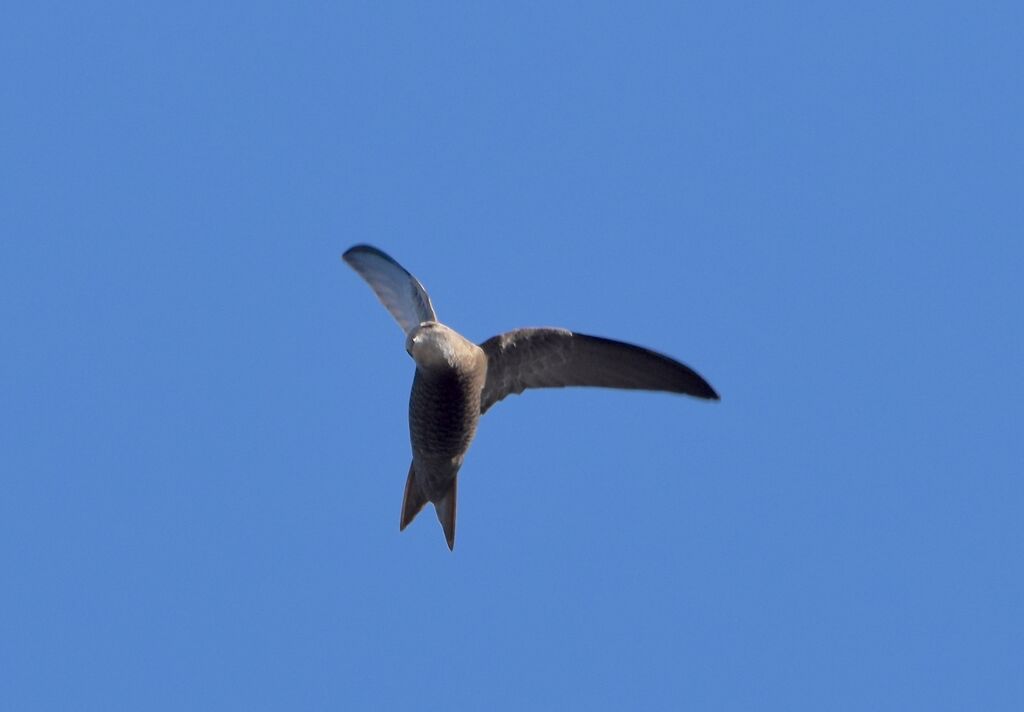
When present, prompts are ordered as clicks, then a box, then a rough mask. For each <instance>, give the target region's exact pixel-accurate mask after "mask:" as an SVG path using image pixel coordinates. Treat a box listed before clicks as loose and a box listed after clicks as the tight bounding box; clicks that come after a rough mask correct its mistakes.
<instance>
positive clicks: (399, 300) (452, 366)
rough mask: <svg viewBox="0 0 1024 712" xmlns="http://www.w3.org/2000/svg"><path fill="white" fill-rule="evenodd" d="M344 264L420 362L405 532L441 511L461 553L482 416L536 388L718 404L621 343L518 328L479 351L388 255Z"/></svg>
mask: <svg viewBox="0 0 1024 712" xmlns="http://www.w3.org/2000/svg"><path fill="white" fill-rule="evenodd" d="M343 258H344V260H345V261H346V262H347V263H348V264H349V265H350V266H351V267H352V268H353V269H355V270H356V271H357V272H358V273H359V274H360V276H362V277H363V278H364V279H365V280H366V281H367V282H368V283H369V285H370V286H371V287H372V288H373V290H374V292H375V293H376V294H377V297H378V298H379V299H380V301H381V302H382V303H383V304H384V306H385V307H387V309H388V311H390V312H391V314H392V316H394V317H395V319H396V321H398V323H399V324H400V325H401V326H402V328H403V329H404V330H405V332H406V350H407V351H408V352H409V355H410V356H412V358H413V360H414V361H416V375H415V377H414V378H413V384H412V393H411V395H410V398H409V434H410V438H411V441H412V453H413V456H412V464H411V465H410V467H409V475H408V477H407V479H406V484H405V496H404V498H403V500H402V516H401V520H400V528H401V529H405V527H406V526H407V525H408V524H409V522H411V521H412V520H413V518H414V517H415V516H416V515H417V514H418V513H419V511H420V510H421V509H423V507H424V505H426V503H427V502H432V503H433V504H434V509H435V510H436V512H437V518H438V520H439V521H440V522H441V526H442V528H443V529H444V534H445V539H446V540H447V542H448V548H449V549H451V548H454V546H455V504H456V492H457V483H458V473H459V468H461V467H462V462H463V459H464V458H465V455H466V451H467V450H468V449H469V445H470V443H471V442H472V441H473V436H474V435H475V434H476V427H477V422H478V421H479V419H480V415H481V414H482V413H484V412H486V411H487V409H488V408H490V407H491V406H492V405H494V404H495V403H497V402H498V401H500V400H501V399H503V398H505V397H506V396H508V395H510V394H514V393H522V392H523V391H524V390H525V389H527V388H562V387H565V386H601V387H605V388H628V389H636V390H649V391H668V392H671V393H683V394H686V395H691V396H696V397H697V398H704V399H709V400H718V394H717V393H715V391H714V389H713V388H712V387H711V386H710V385H709V384H708V383H707V381H705V380H704V379H703V378H701V377H700V375H698V374H697V372H696V371H694V370H693V369H691V368H689V367H688V366H686V365H684V364H682V363H680V362H678V361H676V360H674V359H672V358H669V357H668V356H664V355H662V354H659V353H656V352H654V351H650V350H648V349H645V348H642V347H640V346H633V345H632V344H626V343H623V342H621V341H613V340H611V339H604V338H601V337H598V336H587V335H585V334H575V333H573V332H571V331H568V330H566V329H553V328H539V329H516V330H514V331H510V332H508V333H505V334H501V335H499V336H495V337H493V338H491V339H488V340H487V341H485V342H484V343H483V344H481V345H480V346H477V345H476V344H474V343H473V342H471V341H469V340H468V339H466V338H464V337H463V336H461V335H460V334H459V333H457V332H456V331H454V330H453V329H451V328H449V327H447V326H445V325H444V324H441V323H440V322H438V321H437V316H436V315H435V314H434V307H433V305H432V304H431V303H430V297H429V295H428V294H427V292H426V290H425V289H424V288H423V285H421V284H420V283H419V282H418V281H417V280H416V278H415V277H413V276H412V275H411V274H409V272H407V271H406V270H405V269H404V268H403V267H402V266H401V265H399V264H398V263H397V262H395V261H394V260H393V259H392V258H391V257H389V256H388V255H386V254H385V253H383V252H381V251H380V250H378V249H377V248H375V247H370V246H369V245H356V246H355V247H353V248H351V249H349V250H348V251H347V252H345V254H344V255H343Z"/></svg>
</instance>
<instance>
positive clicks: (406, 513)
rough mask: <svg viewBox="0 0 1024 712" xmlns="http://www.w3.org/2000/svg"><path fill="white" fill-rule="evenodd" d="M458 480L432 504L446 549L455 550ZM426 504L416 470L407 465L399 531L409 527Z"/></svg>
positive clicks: (453, 481)
mask: <svg viewBox="0 0 1024 712" xmlns="http://www.w3.org/2000/svg"><path fill="white" fill-rule="evenodd" d="M457 485H458V478H456V479H454V480H452V487H451V489H450V490H448V492H447V493H446V494H445V495H444V497H442V498H441V499H439V500H438V501H436V502H434V510H435V511H436V512H437V521H439V522H441V528H442V529H444V538H445V540H446V541H447V542H448V548H449V549H454V548H455V497H456V492H457V489H458V487H457ZM426 503H427V498H426V495H424V494H423V490H421V489H420V486H419V485H418V484H417V483H416V470H415V469H414V466H413V465H411V464H410V465H409V476H408V477H407V478H406V480H405V496H404V497H402V520H401V522H400V524H399V527H398V528H399V531H402V530H404V529H405V528H406V527H407V526H409V522H411V521H412V520H413V519H415V518H416V515H417V514H419V513H420V510H422V509H423V507H424V505H426Z"/></svg>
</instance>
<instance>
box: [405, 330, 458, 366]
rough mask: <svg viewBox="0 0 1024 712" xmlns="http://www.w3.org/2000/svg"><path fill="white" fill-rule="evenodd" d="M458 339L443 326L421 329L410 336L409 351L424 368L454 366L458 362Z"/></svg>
mask: <svg viewBox="0 0 1024 712" xmlns="http://www.w3.org/2000/svg"><path fill="white" fill-rule="evenodd" d="M457 339H458V336H457V335H455V334H454V333H452V332H450V331H449V330H448V329H445V328H443V327H438V326H435V327H433V328H428V329H419V330H418V331H416V332H415V333H414V334H413V335H412V336H410V337H409V347H410V348H409V352H410V353H411V354H412V357H413V359H414V360H415V361H416V363H418V364H419V365H420V366H423V367H424V368H439V367H445V368H453V367H455V365H456V364H457V363H458V356H457V348H456V345H457V344H456V340H457Z"/></svg>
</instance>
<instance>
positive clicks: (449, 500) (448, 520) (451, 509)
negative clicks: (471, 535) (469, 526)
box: [434, 478, 459, 550]
mask: <svg viewBox="0 0 1024 712" xmlns="http://www.w3.org/2000/svg"><path fill="white" fill-rule="evenodd" d="M458 484H459V480H458V478H455V479H454V480H452V488H451V489H450V490H448V493H447V494H446V495H445V496H444V497H442V498H441V499H439V500H438V501H437V502H434V510H435V511H436V512H437V521H439V522H441V528H443V529H444V538H445V540H447V542H448V549H449V550H453V549H455V495H456V490H457V489H458Z"/></svg>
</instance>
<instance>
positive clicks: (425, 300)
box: [341, 245, 437, 333]
mask: <svg viewBox="0 0 1024 712" xmlns="http://www.w3.org/2000/svg"><path fill="white" fill-rule="evenodd" d="M341 258H342V259H343V260H345V262H347V263H348V265H349V267H351V268H352V269H354V270H355V271H356V272H358V273H359V276H360V277H362V278H363V279H365V280H366V282H367V284H369V285H370V287H372V288H373V291H374V292H375V293H376V295H377V298H378V299H380V301H381V304H383V305H384V306H385V307H387V310H388V311H389V312H391V316H393V317H395V320H396V321H397V322H398V323H399V325H400V326H401V327H402V329H403V330H404V331H405V332H406V333H409V332H410V331H411V330H413V329H415V328H416V327H417V326H419V325H420V324H421V323H422V322H424V321H437V316H436V315H435V314H434V306H433V305H432V304H431V303H430V295H429V294H427V290H425V289H424V288H423V285H422V284H420V283H419V281H418V280H417V279H416V278H415V277H413V276H412V275H411V274H409V272H408V271H407V270H406V269H405V268H404V267H402V265H400V264H398V263H397V262H395V261H394V260H393V259H391V257H389V256H388V255H386V254H385V253H383V252H381V251H380V250H378V249H377V248H376V247H370V246H369V245H356V246H355V247H351V248H349V249H348V250H347V251H346V252H345V254H344V255H342V256H341Z"/></svg>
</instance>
